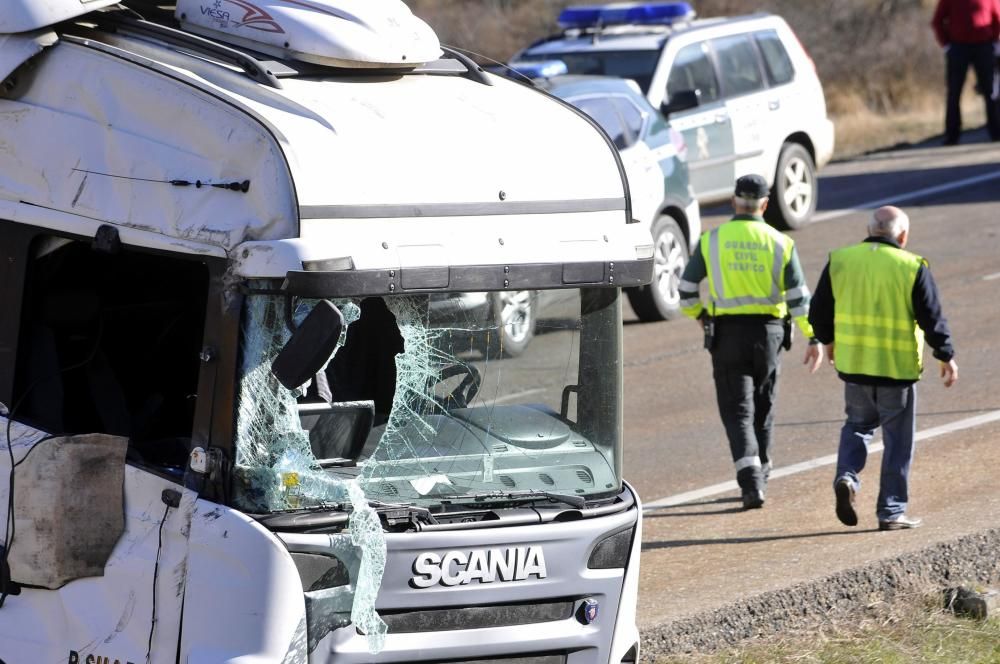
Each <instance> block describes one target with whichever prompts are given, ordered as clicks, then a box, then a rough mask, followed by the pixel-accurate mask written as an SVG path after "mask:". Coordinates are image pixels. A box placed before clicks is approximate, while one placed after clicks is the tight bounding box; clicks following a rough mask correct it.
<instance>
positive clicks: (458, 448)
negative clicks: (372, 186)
mask: <svg viewBox="0 0 1000 664" xmlns="http://www.w3.org/2000/svg"><path fill="white" fill-rule="evenodd" d="M617 298H618V292H617V291H616V290H615V289H590V290H558V291H520V292H503V293H442V294H435V295H431V296H428V295H414V296H392V297H385V298H366V299H363V300H331V301H332V302H333V303H334V305H335V306H337V307H338V308H339V309H340V310H341V312H342V313H343V314H344V319H345V323H346V326H345V331H344V333H343V334H342V336H341V340H340V343H339V344H338V347H337V349H336V351H335V353H334V355H333V357H332V359H331V360H330V362H329V363H328V364H327V366H326V367H325V369H324V370H323V371H321V372H320V373H319V374H317V375H316V377H315V378H314V379H313V380H312V381H311V382H310V383H309V384H308V385H306V386H304V387H303V388H301V389H299V390H298V391H296V392H291V391H289V390H286V389H285V388H283V387H281V386H280V384H278V383H277V381H276V380H274V378H273V376H272V375H271V374H270V363H271V361H272V360H273V358H274V356H275V355H276V354H277V353H278V352H279V351H280V350H281V348H282V346H283V345H284V343H285V342H286V341H287V339H288V337H289V334H290V333H289V332H288V330H287V326H286V323H285V319H286V316H285V314H284V312H285V300H284V298H283V297H281V296H276V295H251V296H249V297H247V299H246V305H245V312H244V331H243V361H242V368H241V378H240V383H241V392H240V398H239V415H238V440H237V459H236V473H235V475H236V482H235V486H236V488H237V491H236V499H237V503H238V504H240V506H241V507H244V508H245V509H250V510H252V511H256V512H262V511H277V510H286V509H299V508H308V507H316V506H323V505H331V506H333V505H346V504H348V503H350V497H349V496H348V492H347V488H346V486H347V485H348V483H351V484H355V483H356V485H357V486H359V487H360V488H361V489H362V490H363V491H364V494H365V496H366V497H367V499H368V500H369V501H373V502H382V503H393V504H398V503H412V504H414V505H416V506H419V507H423V508H428V509H431V510H432V511H440V510H447V509H450V508H452V506H454V509H460V508H461V507H462V506H469V505H477V504H484V503H485V504H489V503H491V502H495V501H502V500H507V501H509V500H511V499H521V498H524V499H528V498H530V497H531V496H536V495H551V496H556V497H557V498H558V497H560V496H570V497H573V498H572V500H574V501H577V502H579V503H580V504H582V501H581V500H580V499H584V500H593V499H598V498H603V497H608V496H612V495H615V494H616V493H617V492H618V491H619V490H620V488H621V446H620V431H621V402H620V389H619V388H620V381H621V364H620V361H621V337H620V334H621V333H620V325H621V312H620V305H619V302H618V299H617ZM314 304H315V301H312V302H310V301H298V302H297V303H296V306H295V308H294V317H295V318H296V319H301V318H302V317H304V316H305V314H307V313H308V311H309V309H310V308H311V306H313V305H314Z"/></svg>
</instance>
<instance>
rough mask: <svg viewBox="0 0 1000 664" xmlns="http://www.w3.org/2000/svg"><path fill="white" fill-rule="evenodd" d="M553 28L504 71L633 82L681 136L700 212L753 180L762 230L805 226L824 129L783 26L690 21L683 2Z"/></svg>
mask: <svg viewBox="0 0 1000 664" xmlns="http://www.w3.org/2000/svg"><path fill="white" fill-rule="evenodd" d="M559 25H560V27H561V28H562V32H561V33H559V34H557V35H553V36H550V37H547V38H545V39H543V40H541V41H539V42H536V43H535V44H532V45H531V46H529V47H528V48H526V49H524V50H523V51H521V52H520V53H518V54H517V55H516V56H515V57H514V58H513V59H512V61H511V66H512V67H515V68H518V67H522V66H524V65H525V64H526V63H529V62H543V61H545V62H552V61H561V62H562V63H564V64H565V71H566V72H567V73H570V74H601V75H607V76H619V77H622V78H629V79H632V80H634V81H635V82H636V83H638V84H639V86H640V88H641V89H642V91H643V92H644V93H645V95H646V98H647V99H649V101H650V102H651V103H652V104H653V105H654V106H656V107H658V108H661V109H662V110H663V112H664V115H666V116H667V117H668V119H669V121H670V124H671V126H672V127H673V128H675V129H677V130H679V131H681V132H682V133H683V135H684V139H685V141H686V144H687V146H688V167H689V168H690V177H691V186H692V187H693V189H694V191H695V194H696V196H697V198H698V200H699V201H700V202H701V203H702V204H707V203H717V202H721V201H723V200H725V199H727V198H728V197H729V196H730V194H731V193H732V188H733V182H734V181H735V179H736V178H737V177H738V176H740V175H744V174H746V173H759V174H761V175H764V176H765V177H767V178H768V180H769V184H771V186H772V190H771V205H770V206H769V207H768V210H767V212H768V214H767V217H768V221H770V222H771V223H772V224H773V225H775V226H777V227H779V228H782V229H794V228H799V227H801V226H803V225H805V224H807V223H808V222H809V220H810V218H811V217H812V215H813V212H814V211H815V209H816V198H817V181H816V170H817V168H819V167H822V166H824V165H825V164H826V163H827V162H828V161H829V160H830V157H831V156H832V155H833V144H834V131H833V123H832V122H830V120H829V119H828V118H827V115H826V100H825V98H824V96H823V88H822V86H821V85H820V82H819V78H818V77H817V75H816V69H815V66H814V65H813V62H812V60H811V59H810V58H809V55H808V54H807V53H806V51H805V49H804V48H803V47H802V45H801V44H800V43H799V41H798V39H797V38H796V37H795V34H794V33H793V32H792V30H791V28H789V27H788V24H787V23H785V21H784V20H783V19H782V18H780V17H778V16H774V15H771V14H754V15H750V16H741V17H732V18H712V19H697V20H696V19H695V12H694V10H693V9H692V8H691V6H690V5H689V4H688V3H686V2H651V3H614V4H609V5H592V6H581V7H569V8H567V9H565V10H564V11H563V12H562V13H561V14H560V16H559Z"/></svg>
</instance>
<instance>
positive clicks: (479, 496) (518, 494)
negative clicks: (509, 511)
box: [448, 491, 587, 509]
mask: <svg viewBox="0 0 1000 664" xmlns="http://www.w3.org/2000/svg"><path fill="white" fill-rule="evenodd" d="M542 498H545V499H548V500H551V501H553V502H556V503H563V504H564V505H569V506H570V507H573V508H575V509H583V508H584V507H586V505H587V501H586V499H584V498H582V497H580V496H568V495H566V494H562V493H551V492H549V491H489V492H487V493H470V494H468V495H464V496H448V500H473V501H475V502H477V503H478V502H485V501H487V500H539V499H542Z"/></svg>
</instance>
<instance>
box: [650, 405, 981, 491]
mask: <svg viewBox="0 0 1000 664" xmlns="http://www.w3.org/2000/svg"><path fill="white" fill-rule="evenodd" d="M998 421H1000V410H992V411H989V412H987V413H983V414H982V415H976V416H975V417H967V418H965V419H964V420H957V421H955V422H951V423H950V424H943V425H941V426H939V427H933V428H931V429H926V430H924V431H918V432H917V435H916V436H915V437H914V440H916V441H921V440H927V439H929V438H936V437H938V436H943V435H945V434H949V433H954V432H955V431H961V430H962V429H971V428H973V427H978V426H981V425H983V424H989V423H991V422H998ZM883 449H885V448H884V446H883V445H882V443H874V444H871V445H869V446H868V453H869V454H877V453H879V452H881V451H882V450H883ZM836 463H837V455H836V454H828V455H826V456H822V457H818V458H816V459H810V460H809V461H803V462H802V463H796V464H792V465H791V466H784V467H782V468H775V469H774V470H773V471H771V479H772V480H773V479H777V478H779V477H788V476H789V475H795V474H796V473H803V472H805V471H807V470H813V469H815V468H821V467H823V466H832V465H834V464H836ZM738 490H739V486H737V484H736V482H735V481H729V482H722V483H720V484H713V485H712V486H707V487H704V488H702V489H695V490H694V491H686V492H684V493H679V494H677V495H675V496H667V497H666V498H660V499H658V500H653V501H650V502H648V503H644V504H643V506H642V508H643V509H644V510H654V509H658V508H662V507H674V506H676V505H683V504H684V503H691V502H694V501H696V500H702V499H704V498H710V497H712V496H717V495H719V494H720V493H728V492H729V491H738Z"/></svg>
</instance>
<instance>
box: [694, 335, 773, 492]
mask: <svg viewBox="0 0 1000 664" xmlns="http://www.w3.org/2000/svg"><path fill="white" fill-rule="evenodd" d="M726 318H727V317H726V316H720V317H718V318H716V319H715V321H716V327H715V341H714V343H713V346H712V375H713V376H714V378H715V394H716V398H717V399H718V402H719V415H720V416H721V417H722V424H723V426H724V427H725V429H726V436H727V437H728V438H729V449H730V451H731V452H732V455H733V463H734V464H735V465H736V469H737V472H736V481H737V483H738V484H739V485H740V489H742V490H743V491H749V490H754V489H756V490H760V491H763V490H764V489H765V487H766V485H767V474H768V472H769V470H770V456H769V455H770V449H771V438H772V434H771V430H772V426H773V422H774V399H775V397H776V396H777V387H778V373H779V361H778V353H779V352H780V351H781V346H782V341H783V340H784V326H783V324H782V321H780V320H773V321H768V322H762V321H743V320H738V319H732V320H726Z"/></svg>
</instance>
